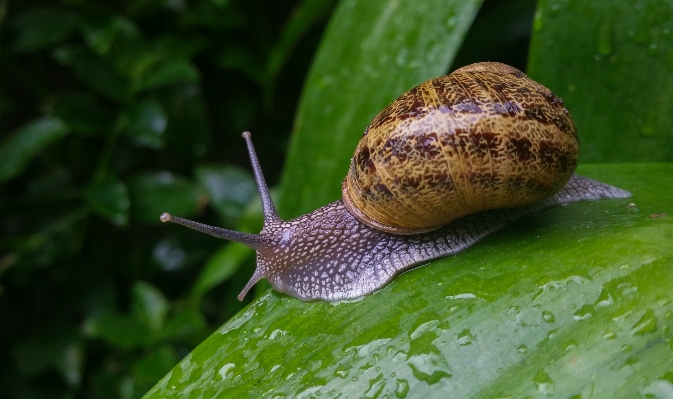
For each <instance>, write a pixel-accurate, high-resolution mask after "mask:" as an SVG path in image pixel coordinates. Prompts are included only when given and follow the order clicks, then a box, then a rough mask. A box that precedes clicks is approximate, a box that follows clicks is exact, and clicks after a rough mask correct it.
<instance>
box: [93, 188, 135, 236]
mask: <svg viewBox="0 0 673 399" xmlns="http://www.w3.org/2000/svg"><path fill="white" fill-rule="evenodd" d="M86 198H87V202H88V203H89V206H90V207H91V209H93V210H94V211H95V212H96V213H98V214H99V215H101V216H103V217H104V218H106V219H109V220H110V221H111V222H112V223H113V224H115V225H117V226H124V225H126V224H127V223H128V220H129V205H130V200H129V193H128V189H127V188H126V185H125V184H124V183H123V182H122V181H120V180H119V179H117V178H115V177H107V178H105V179H103V180H100V181H96V182H94V183H92V184H90V185H89V187H87V190H86Z"/></svg>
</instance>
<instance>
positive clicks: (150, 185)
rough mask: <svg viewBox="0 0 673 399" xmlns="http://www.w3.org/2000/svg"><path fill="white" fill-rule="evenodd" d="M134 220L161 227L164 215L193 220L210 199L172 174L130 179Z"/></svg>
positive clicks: (187, 182) (129, 185)
mask: <svg viewBox="0 0 673 399" xmlns="http://www.w3.org/2000/svg"><path fill="white" fill-rule="evenodd" d="M127 184H128V188H129V193H130V197H131V208H130V209H131V219H133V220H136V221H138V222H143V223H159V216H161V214H162V213H163V212H169V213H173V214H175V215H181V216H183V217H189V216H191V215H194V214H196V213H197V212H198V211H199V210H200V209H202V208H203V207H204V206H205V205H206V202H207V199H208V198H207V196H206V195H205V193H204V192H203V191H202V189H200V188H199V187H198V186H197V185H196V184H193V183H191V182H189V181H187V180H186V179H184V178H181V177H176V176H174V175H173V174H171V173H168V172H157V173H145V174H139V175H136V176H134V177H132V178H130V179H129V181H128V183H127Z"/></svg>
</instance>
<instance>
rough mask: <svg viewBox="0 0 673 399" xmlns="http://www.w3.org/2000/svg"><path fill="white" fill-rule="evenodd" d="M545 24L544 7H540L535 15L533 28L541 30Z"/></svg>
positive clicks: (537, 30) (536, 30)
mask: <svg viewBox="0 0 673 399" xmlns="http://www.w3.org/2000/svg"><path fill="white" fill-rule="evenodd" d="M543 26H544V15H543V14H542V8H540V7H538V9H537V10H536V11H535V16H534V17H533V30H534V31H535V32H539V31H541V30H542V27H543Z"/></svg>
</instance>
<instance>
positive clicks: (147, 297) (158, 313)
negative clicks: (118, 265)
mask: <svg viewBox="0 0 673 399" xmlns="http://www.w3.org/2000/svg"><path fill="white" fill-rule="evenodd" d="M168 305H169V303H168V301H167V300H166V298H165V297H164V295H163V294H162V293H161V291H159V290H158V289H157V288H156V287H154V286H153V285H151V284H148V283H146V282H142V281H139V282H136V283H135V284H134V285H133V313H134V315H135V316H136V318H137V319H138V320H140V321H142V322H144V323H145V324H147V325H148V326H150V328H152V329H153V330H159V329H160V328H161V326H162V325H163V324H164V320H165V319H166V313H167V312H168Z"/></svg>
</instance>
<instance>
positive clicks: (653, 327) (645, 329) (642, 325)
mask: <svg viewBox="0 0 673 399" xmlns="http://www.w3.org/2000/svg"><path fill="white" fill-rule="evenodd" d="M655 331H657V317H656V316H655V315H654V311H653V310H652V309H647V310H646V311H645V314H644V315H643V317H641V318H640V320H638V322H637V323H636V324H634V325H633V327H632V328H631V334H633V335H644V334H649V333H653V332H655Z"/></svg>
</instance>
